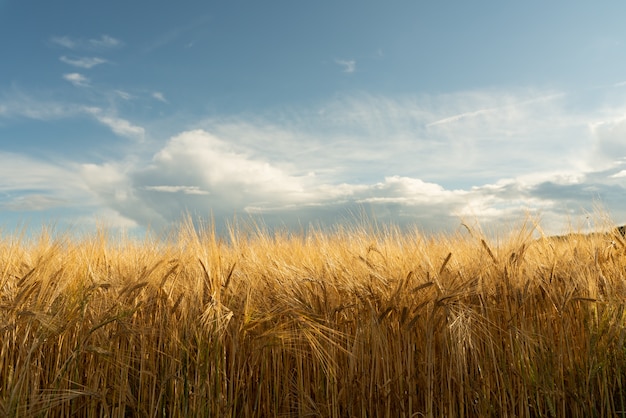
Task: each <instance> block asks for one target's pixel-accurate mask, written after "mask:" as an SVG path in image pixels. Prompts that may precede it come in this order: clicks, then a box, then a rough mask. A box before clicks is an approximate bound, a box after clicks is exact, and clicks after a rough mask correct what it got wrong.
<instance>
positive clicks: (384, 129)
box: [0, 0, 626, 233]
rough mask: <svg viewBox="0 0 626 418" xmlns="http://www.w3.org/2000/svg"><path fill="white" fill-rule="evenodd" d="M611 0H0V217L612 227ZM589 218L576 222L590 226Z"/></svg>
mask: <svg viewBox="0 0 626 418" xmlns="http://www.w3.org/2000/svg"><path fill="white" fill-rule="evenodd" d="M624 16H626V3H624V2H621V1H604V2H601V3H594V2H582V1H568V2H565V1H554V2H543V1H535V0H528V1H524V2H500V1H476V2H461V1H440V2H417V1H401V0H398V1H395V0H394V1H388V2H381V1H373V0H358V1H356V0H344V1H327V0H320V1H315V2H301V1H293V0H291V1H285V0H269V1H263V2H259V1H239V0H233V1H228V2H216V1H196V0H185V1H180V2H172V1H163V0H150V1H146V0H136V1H119V0H109V1H106V2H105V1H96V0H58V1H54V2H51V1H46V0H0V52H1V53H2V59H1V60H0V230H2V231H9V232H10V231H14V230H16V229H19V228H27V229H35V230H36V229H38V228H41V226H50V225H55V226H56V227H57V228H68V229H72V230H90V229H93V228H96V227H97V225H106V226H107V227H109V228H113V229H117V228H119V229H123V230H126V231H131V232H132V231H134V232H142V231H146V230H153V231H159V230H165V229H167V228H171V227H172V226H174V225H176V224H177V223H178V222H180V221H181V219H183V217H184V216H186V215H187V214H188V215H189V216H192V217H193V218H197V219H205V220H208V219H212V220H213V222H214V223H215V227H216V229H217V230H218V231H221V230H223V229H224V228H225V226H226V225H228V224H229V223H232V222H233V221H234V220H235V219H255V220H257V221H258V222H262V223H264V224H265V225H267V226H269V227H271V228H273V227H279V228H288V229H297V230H302V229H303V228H307V227H308V226H310V225H314V226H321V227H327V226H329V227H332V226H334V225H337V224H341V223H344V222H349V221H350V220H351V219H354V218H355V217H357V215H358V214H367V216H368V218H369V219H371V220H375V221H376V222H381V223H387V222H389V223H393V224H395V225H398V226H401V227H408V226H411V227H413V226H415V227H417V228H419V229H421V230H423V231H425V232H432V233H437V232H448V231H454V230H455V229H457V228H459V227H460V225H461V224H462V223H466V224H476V225H480V226H481V227H482V228H487V229H489V228H494V229H497V228H501V227H507V226H510V225H513V224H516V223H520V222H522V221H523V220H524V219H526V218H527V217H531V218H532V219H535V220H538V221H539V222H540V225H541V227H542V228H543V229H544V230H545V231H547V232H549V233H559V232H562V231H563V230H564V229H567V228H568V225H572V224H574V225H578V226H580V225H582V226H583V227H584V226H589V225H591V223H593V222H596V220H595V218H594V216H595V215H594V214H595V213H597V212H598V208H601V209H600V210H601V212H602V213H604V214H606V215H608V216H609V217H610V219H611V220H612V221H614V222H615V223H616V224H624V223H626V25H624V24H623V17H624ZM591 226H593V225H591Z"/></svg>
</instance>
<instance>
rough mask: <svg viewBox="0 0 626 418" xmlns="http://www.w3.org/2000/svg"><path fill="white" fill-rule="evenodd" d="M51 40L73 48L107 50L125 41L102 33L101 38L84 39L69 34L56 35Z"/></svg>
mask: <svg viewBox="0 0 626 418" xmlns="http://www.w3.org/2000/svg"><path fill="white" fill-rule="evenodd" d="M50 41H51V42H52V43H54V44H56V45H58V46H60V47H63V48H66V49H71V50H89V51H93V50H105V49H112V48H116V47H119V46H122V45H123V42H122V41H121V40H119V39H116V38H114V37H112V36H110V35H101V36H100V37H99V38H92V39H84V38H72V37H69V36H55V37H52V38H51V39H50Z"/></svg>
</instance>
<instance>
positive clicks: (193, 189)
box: [145, 186, 209, 195]
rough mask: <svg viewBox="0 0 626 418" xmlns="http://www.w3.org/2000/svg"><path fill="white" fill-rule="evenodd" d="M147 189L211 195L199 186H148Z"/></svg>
mask: <svg viewBox="0 0 626 418" xmlns="http://www.w3.org/2000/svg"><path fill="white" fill-rule="evenodd" d="M145 189H146V190H152V191H155V192H163V193H183V194H195V195H207V194H209V192H207V191H206V190H201V189H200V188H199V187H198V186H146V188H145Z"/></svg>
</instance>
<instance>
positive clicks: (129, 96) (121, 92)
mask: <svg viewBox="0 0 626 418" xmlns="http://www.w3.org/2000/svg"><path fill="white" fill-rule="evenodd" d="M114 93H115V94H116V95H117V96H118V97H120V98H121V99H124V100H130V99H132V98H133V96H132V94H130V93H128V92H126V91H124V90H115V91H114Z"/></svg>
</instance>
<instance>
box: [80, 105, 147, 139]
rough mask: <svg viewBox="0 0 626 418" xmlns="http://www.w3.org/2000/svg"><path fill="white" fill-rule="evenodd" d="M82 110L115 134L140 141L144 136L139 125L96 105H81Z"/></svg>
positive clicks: (143, 131)
mask: <svg viewBox="0 0 626 418" xmlns="http://www.w3.org/2000/svg"><path fill="white" fill-rule="evenodd" d="M82 110H83V111H84V112H85V113H87V114H89V115H91V116H93V117H94V118H95V119H96V120H97V121H98V122H100V123H101V124H103V125H106V126H108V127H109V128H111V130H112V131H113V132H114V133H115V134H116V135H119V136H123V137H126V138H130V139H135V140H138V141H142V140H143V139H144V138H145V134H146V131H145V129H144V128H142V127H141V126H136V125H133V124H132V123H130V122H129V121H127V120H126V119H122V118H118V117H116V116H113V115H110V114H107V113H106V112H105V111H103V110H102V109H100V108H97V107H83V108H82Z"/></svg>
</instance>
